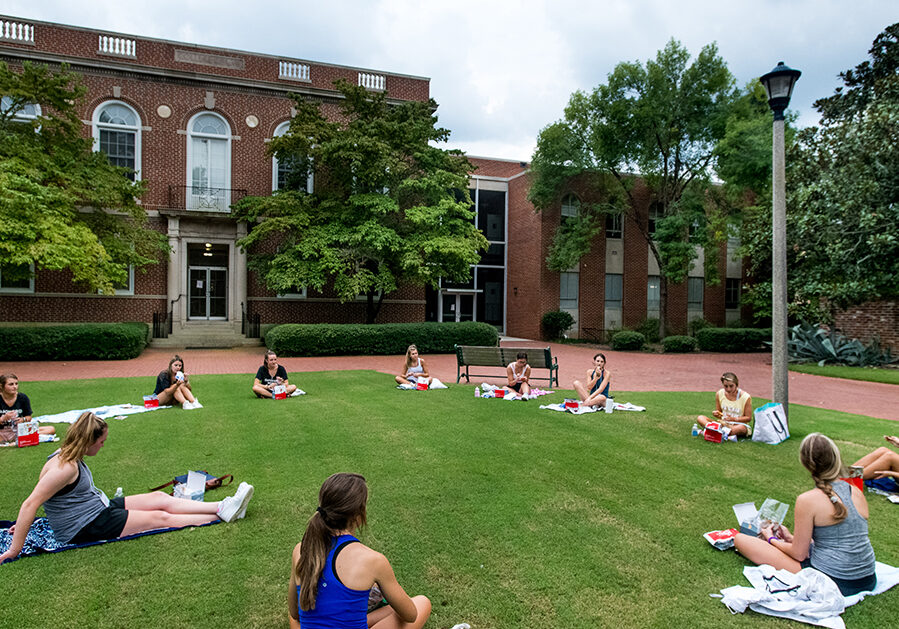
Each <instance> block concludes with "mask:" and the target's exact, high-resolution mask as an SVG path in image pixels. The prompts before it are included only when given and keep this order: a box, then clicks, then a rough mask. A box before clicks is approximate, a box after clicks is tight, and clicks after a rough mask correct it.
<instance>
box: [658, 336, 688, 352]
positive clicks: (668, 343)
mask: <svg viewBox="0 0 899 629" xmlns="http://www.w3.org/2000/svg"><path fill="white" fill-rule="evenodd" d="M662 347H663V348H664V349H665V353H667V354H684V353H687V352H695V351H696V339H695V338H693V337H692V336H678V335H675V336H666V337H665V338H664V339H663V340H662Z"/></svg>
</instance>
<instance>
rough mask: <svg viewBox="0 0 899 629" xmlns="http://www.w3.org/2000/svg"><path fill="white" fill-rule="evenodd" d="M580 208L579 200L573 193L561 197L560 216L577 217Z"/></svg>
mask: <svg viewBox="0 0 899 629" xmlns="http://www.w3.org/2000/svg"><path fill="white" fill-rule="evenodd" d="M580 209H581V201H580V199H578V198H577V197H576V196H575V195H573V194H567V195H565V198H563V199H562V217H563V218H577V215H578V213H579V212H580Z"/></svg>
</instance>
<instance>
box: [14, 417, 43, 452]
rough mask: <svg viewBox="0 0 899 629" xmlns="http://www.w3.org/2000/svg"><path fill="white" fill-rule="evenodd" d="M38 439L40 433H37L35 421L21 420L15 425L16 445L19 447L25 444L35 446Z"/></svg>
mask: <svg viewBox="0 0 899 629" xmlns="http://www.w3.org/2000/svg"><path fill="white" fill-rule="evenodd" d="M39 441H40V435H38V433H37V422H36V421H34V420H32V421H30V422H21V423H20V424H19V425H18V427H17V436H16V445H17V446H19V447H20V448H25V447H27V446H36V445H37V444H38V442H39Z"/></svg>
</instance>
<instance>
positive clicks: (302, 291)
mask: <svg viewBox="0 0 899 629" xmlns="http://www.w3.org/2000/svg"><path fill="white" fill-rule="evenodd" d="M278 299H306V287H305V286H291V287H290V288H289V289H288V290H287V291H285V292H283V293H279V294H278Z"/></svg>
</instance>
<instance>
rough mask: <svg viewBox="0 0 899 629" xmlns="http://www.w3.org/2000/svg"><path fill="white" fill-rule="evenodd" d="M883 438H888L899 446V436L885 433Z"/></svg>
mask: <svg viewBox="0 0 899 629" xmlns="http://www.w3.org/2000/svg"><path fill="white" fill-rule="evenodd" d="M883 438H884V439H886V440H887V441H888V442H890V443H891V444H892V445H894V446H896V447H897V448H899V437H896V436H893V435H884V437H883Z"/></svg>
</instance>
